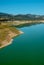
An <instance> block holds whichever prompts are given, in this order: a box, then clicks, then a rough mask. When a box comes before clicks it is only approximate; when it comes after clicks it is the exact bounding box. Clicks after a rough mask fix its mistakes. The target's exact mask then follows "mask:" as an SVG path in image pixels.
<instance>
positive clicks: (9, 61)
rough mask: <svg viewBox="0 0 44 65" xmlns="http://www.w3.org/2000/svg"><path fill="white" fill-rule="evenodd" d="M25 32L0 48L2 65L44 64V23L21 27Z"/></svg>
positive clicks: (0, 63) (0, 64) (0, 62)
mask: <svg viewBox="0 0 44 65" xmlns="http://www.w3.org/2000/svg"><path fill="white" fill-rule="evenodd" d="M20 30H22V31H23V32H24V34H22V35H20V36H18V37H16V38H15V39H14V40H13V43H12V44H11V45H10V46H7V47H5V48H3V49H0V65H44V24H38V25H33V26H28V27H22V28H20Z"/></svg>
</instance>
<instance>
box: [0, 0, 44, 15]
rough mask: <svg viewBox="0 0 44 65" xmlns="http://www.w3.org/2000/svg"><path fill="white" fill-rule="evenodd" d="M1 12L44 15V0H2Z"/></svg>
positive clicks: (0, 2) (0, 4) (0, 3)
mask: <svg viewBox="0 0 44 65" xmlns="http://www.w3.org/2000/svg"><path fill="white" fill-rule="evenodd" d="M0 12H3V13H9V14H37V15H44V0H0Z"/></svg>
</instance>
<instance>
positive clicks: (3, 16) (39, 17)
mask: <svg viewBox="0 0 44 65" xmlns="http://www.w3.org/2000/svg"><path fill="white" fill-rule="evenodd" d="M3 19H7V20H44V15H32V14H25V15H23V14H20V15H12V14H7V13H0V20H3Z"/></svg>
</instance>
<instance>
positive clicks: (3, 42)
mask: <svg viewBox="0 0 44 65" xmlns="http://www.w3.org/2000/svg"><path fill="white" fill-rule="evenodd" d="M23 33H24V32H22V31H19V34H16V35H14V36H13V37H14V38H15V37H16V36H18V35H20V34H23ZM13 37H12V38H11V39H10V41H9V42H8V41H7V40H6V39H5V40H4V41H2V46H0V49H1V48H4V47H6V46H8V45H10V44H12V41H13V40H14V39H13Z"/></svg>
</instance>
